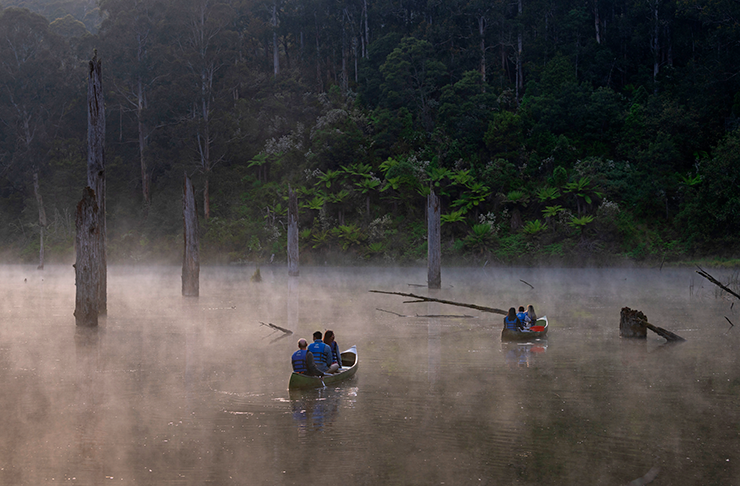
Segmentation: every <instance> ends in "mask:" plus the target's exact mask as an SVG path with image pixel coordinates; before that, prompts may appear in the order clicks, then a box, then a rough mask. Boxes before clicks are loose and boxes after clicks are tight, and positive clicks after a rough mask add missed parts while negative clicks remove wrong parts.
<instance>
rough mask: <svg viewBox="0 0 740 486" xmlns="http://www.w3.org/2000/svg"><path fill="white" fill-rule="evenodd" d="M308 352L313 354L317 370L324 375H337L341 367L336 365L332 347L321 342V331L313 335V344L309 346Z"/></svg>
mask: <svg viewBox="0 0 740 486" xmlns="http://www.w3.org/2000/svg"><path fill="white" fill-rule="evenodd" d="M308 351H309V352H311V353H312V354H313V359H314V361H315V362H316V368H318V370H319V371H321V372H322V373H336V371H337V369H338V368H339V365H338V364H336V363H334V359H333V357H332V352H331V346H329V345H328V344H324V341H322V340H321V331H316V332H315V333H313V342H312V343H311V344H309V345H308Z"/></svg>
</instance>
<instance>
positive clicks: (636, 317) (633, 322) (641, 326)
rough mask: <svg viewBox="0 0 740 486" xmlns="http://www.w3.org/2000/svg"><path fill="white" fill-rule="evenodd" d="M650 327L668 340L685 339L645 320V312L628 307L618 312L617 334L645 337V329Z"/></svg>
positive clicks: (629, 336) (678, 340) (677, 340)
mask: <svg viewBox="0 0 740 486" xmlns="http://www.w3.org/2000/svg"><path fill="white" fill-rule="evenodd" d="M648 329H650V330H651V331H653V332H654V333H655V334H657V335H658V336H660V337H662V338H664V339H665V340H666V341H670V342H680V341H686V340H685V339H684V338H682V337H681V336H679V335H678V334H675V333H672V332H671V331H669V330H667V329H663V328H662V327H658V326H654V325H652V324H650V323H649V322H648V320H647V317H646V316H645V314H643V313H642V312H640V311H638V310H632V309H630V308H629V307H623V308H622V311H621V312H620V314H619V336H620V337H628V338H643V339H644V338H646V337H647V330H648Z"/></svg>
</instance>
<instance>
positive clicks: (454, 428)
mask: <svg viewBox="0 0 740 486" xmlns="http://www.w3.org/2000/svg"><path fill="white" fill-rule="evenodd" d="M254 270H255V269H254V267H229V268H204V269H202V270H201V296H200V297H199V298H183V297H182V296H181V295H180V269H179V268H172V267H162V268H154V269H151V268H125V267H112V268H110V269H109V274H108V316H107V317H106V318H104V319H102V320H101V325H100V326H99V328H98V329H97V330H92V331H90V330H84V329H77V328H76V327H75V320H74V316H73V311H74V298H75V284H74V271H73V269H72V268H71V267H67V266H65V267H56V268H47V269H46V270H44V271H37V270H36V269H35V268H34V267H23V266H10V267H2V268H0V288H1V289H2V299H1V300H0V312H1V315H2V318H1V319H0V389H2V394H0V430H1V432H0V484H3V485H40V484H91V485H99V484H156V485H162V484H164V485H180V484H182V485H202V484H219V485H220V484H224V485H229V484H234V485H240V484H246V485H263V484H264V485H268V484H270V485H272V484H306V483H311V484H317V483H318V482H320V483H324V484H328V483H329V482H331V483H332V484H368V485H369V484H404V485H406V484H411V485H431V484H448V485H453V484H491V485H492V484H524V485H528V484H531V485H550V484H551V485H565V484H578V485H580V484H583V485H625V484H629V483H630V482H631V481H634V480H637V479H638V478H642V477H643V476H646V475H647V476H646V477H647V479H650V478H652V477H654V481H653V482H652V484H654V485H699V484H701V485H713V484H717V485H731V484H740V479H738V478H740V368H739V367H738V361H739V359H738V356H739V355H740V352H739V350H740V326H736V327H735V328H731V327H730V324H729V323H728V321H727V320H726V318H725V317H727V318H729V319H730V320H731V321H732V322H735V323H738V322H740V316H739V315H738V314H740V305H734V306H733V305H732V301H731V300H727V299H725V298H722V297H721V296H717V293H716V292H715V288H714V286H713V285H712V284H710V283H709V282H707V281H705V280H704V279H702V278H701V277H700V276H698V275H696V273H695V272H694V271H693V270H691V269H681V270H676V269H665V268H664V269H662V271H660V270H658V269H516V268H503V269H499V268H490V267H488V268H476V269H467V268H465V269H464V268H455V269H449V268H445V269H443V272H442V284H443V288H442V289H441V290H438V291H429V290H427V289H426V288H424V287H421V286H418V285H420V284H424V283H425V281H426V269H424V268H404V269H387V268H302V269H301V276H300V277H299V278H288V277H287V270H286V269H285V268H284V267H263V268H262V269H261V274H262V277H263V281H262V282H260V283H255V282H251V281H250V277H251V276H252V274H253V273H254ZM710 273H712V274H713V275H714V276H715V277H718V278H720V280H723V279H726V278H727V277H728V275H729V273H728V272H722V271H719V270H717V271H710ZM531 287H534V288H531ZM370 289H375V290H386V291H397V292H407V293H408V292H410V293H416V294H420V295H430V296H433V297H436V298H441V299H446V300H453V301H457V302H466V303H474V304H479V305H483V306H490V307H498V308H508V307H510V306H513V305H516V306H518V305H525V306H526V305H527V304H533V305H534V306H535V308H536V309H537V311H538V314H540V315H543V314H546V315H547V316H548V318H549V320H550V332H549V339H548V340H547V342H546V343H539V344H538V345H537V346H520V345H516V344H507V345H502V344H501V343H500V340H499V330H500V328H501V319H502V317H501V316H499V315H496V314H486V313H480V312H478V311H474V310H472V309H465V308H462V307H453V306H448V305H441V304H428V303H416V304H412V303H404V301H406V300H409V299H407V298H404V297H400V296H392V295H381V294H375V293H369V292H368V290H370ZM624 306H628V307H631V308H633V309H639V310H641V311H642V312H644V313H645V314H646V315H647V316H648V318H649V320H650V322H651V323H653V324H655V325H658V326H661V327H665V328H667V329H669V330H671V331H674V332H676V333H677V334H679V335H681V336H682V337H684V338H686V339H687V342H685V343H682V344H679V345H665V344H664V340H663V339H662V338H660V337H658V336H657V335H655V334H652V333H650V335H649V337H648V339H647V340H646V341H644V340H643V341H641V342H634V341H626V340H621V339H620V338H619V337H618V326H619V313H620V309H621V308H622V307H624ZM417 315H421V316H433V317H417ZM448 316H454V317H448ZM466 316H470V317H466ZM263 323H264V324H267V323H272V324H275V325H277V326H280V327H284V328H287V329H291V330H293V331H294V334H293V335H291V336H286V337H283V335H282V333H280V332H276V331H274V330H273V329H271V328H270V327H268V326H265V325H263ZM325 329H333V330H334V331H335V333H336V335H337V341H338V343H339V345H340V347H341V348H342V349H344V348H348V347H350V346H351V345H353V344H354V345H357V349H358V353H359V362H360V364H359V371H358V372H357V375H356V376H355V377H354V378H353V379H351V380H350V381H348V382H345V383H343V384H341V385H340V386H336V387H333V388H325V389H318V390H312V391H307V392H299V393H295V392H289V391H288V389H287V384H288V378H289V374H290V371H291V368H290V361H289V357H290V355H291V353H292V352H293V351H294V350H295V349H296V341H297V339H298V338H299V337H306V338H310V335H311V334H312V332H313V331H315V330H321V331H323V330H325ZM656 475H657V476H656ZM635 484H639V483H635Z"/></svg>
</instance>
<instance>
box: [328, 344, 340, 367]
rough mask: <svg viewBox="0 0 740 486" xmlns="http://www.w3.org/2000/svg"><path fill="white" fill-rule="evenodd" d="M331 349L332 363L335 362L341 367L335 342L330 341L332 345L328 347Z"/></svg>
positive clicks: (337, 346)
mask: <svg viewBox="0 0 740 486" xmlns="http://www.w3.org/2000/svg"><path fill="white" fill-rule="evenodd" d="M329 347H331V355H332V363H334V362H336V363H338V364H339V367H340V368H341V367H342V353H340V352H339V345H338V344H337V342H336V341H332V343H331V344H330V345H329Z"/></svg>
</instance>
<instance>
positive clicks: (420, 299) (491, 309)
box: [369, 290, 508, 316]
mask: <svg viewBox="0 0 740 486" xmlns="http://www.w3.org/2000/svg"><path fill="white" fill-rule="evenodd" d="M369 292H373V293H375V294H389V295H401V296H403V297H411V298H412V299H418V300H411V301H406V302H405V303H409V304H416V303H419V302H439V303H440V304H447V305H456V306H458V307H467V308H469V309H475V310H479V311H481V312H490V313H492V314H501V315H502V316H505V315H507V314H508V312H506V311H505V310H503V309H496V308H495V307H485V306H482V305H475V304H465V303H462V302H454V301H452V300H442V299H435V298H433V297H424V296H421V295H415V294H406V293H404V292H386V291H384V290H370V291H369Z"/></svg>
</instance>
